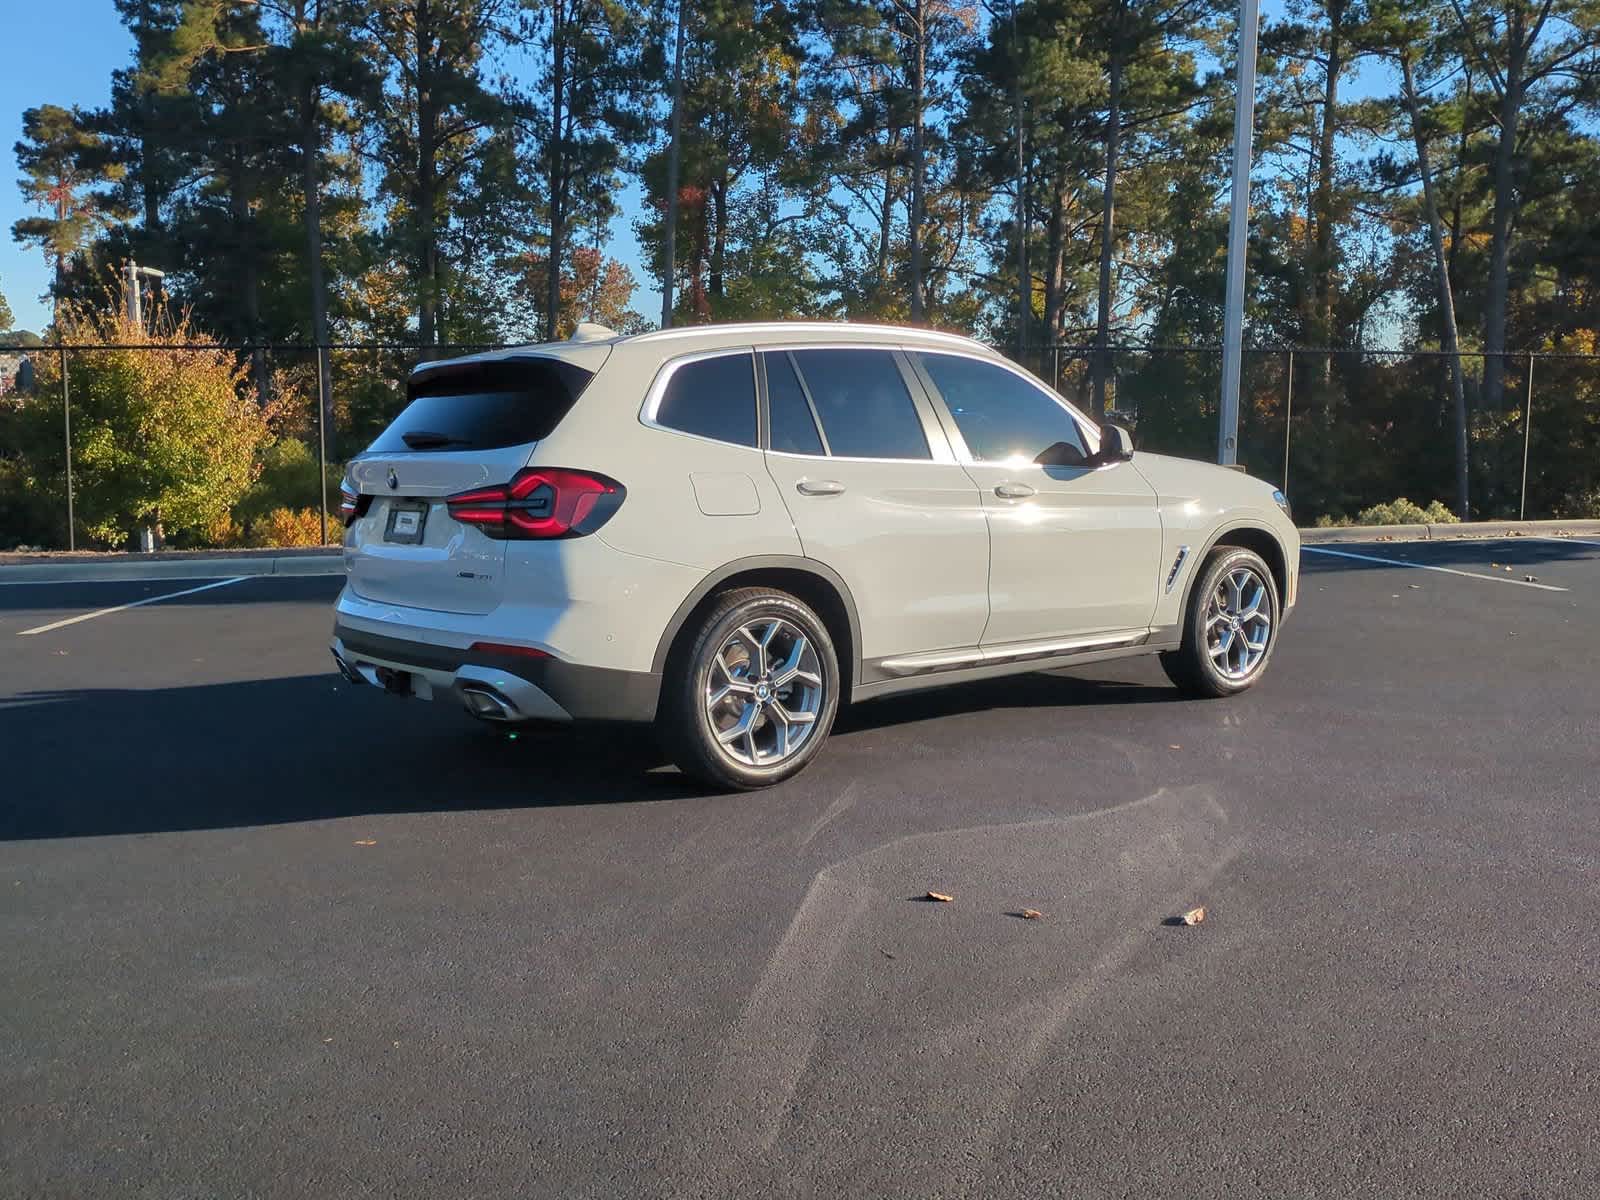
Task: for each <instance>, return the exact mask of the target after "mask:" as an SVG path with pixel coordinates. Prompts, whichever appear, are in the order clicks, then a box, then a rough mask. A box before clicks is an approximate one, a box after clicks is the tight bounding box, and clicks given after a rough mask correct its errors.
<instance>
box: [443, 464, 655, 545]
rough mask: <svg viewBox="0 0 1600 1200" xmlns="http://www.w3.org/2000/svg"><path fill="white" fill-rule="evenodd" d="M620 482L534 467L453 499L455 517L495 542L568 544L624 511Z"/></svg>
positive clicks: (585, 473) (449, 500) (450, 499)
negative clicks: (550, 540) (557, 540)
mask: <svg viewBox="0 0 1600 1200" xmlns="http://www.w3.org/2000/svg"><path fill="white" fill-rule="evenodd" d="M626 495H627V491H626V489H624V488H623V486H622V485H621V484H620V483H618V482H617V481H616V480H615V479H608V478H607V477H606V476H604V475H596V474H594V473H593V472H592V471H572V470H568V469H567V468H565V467H529V468H527V469H526V470H522V471H518V472H517V473H516V475H515V476H514V477H513V478H512V480H511V482H510V483H505V484H497V485H496V486H494V487H486V488H473V489H472V490H471V491H470V492H457V493H456V494H455V495H454V496H450V497H447V498H446V500H445V503H446V504H447V505H449V507H450V515H451V516H452V517H453V518H455V519H456V520H457V521H460V522H461V523H462V524H463V525H473V526H476V527H477V528H478V529H481V530H483V532H484V533H485V534H486V535H487V536H489V537H492V538H564V537H581V536H582V535H583V534H586V533H593V532H594V531H595V530H596V529H599V528H600V526H602V525H604V524H605V523H606V522H607V521H609V520H610V519H611V514H612V513H614V512H616V511H617V509H618V508H620V507H621V506H622V500H623V497H624V496H626Z"/></svg>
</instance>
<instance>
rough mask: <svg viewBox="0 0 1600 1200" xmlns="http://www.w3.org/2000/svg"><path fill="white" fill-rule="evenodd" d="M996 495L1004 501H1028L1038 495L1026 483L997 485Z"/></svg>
mask: <svg viewBox="0 0 1600 1200" xmlns="http://www.w3.org/2000/svg"><path fill="white" fill-rule="evenodd" d="M994 494H995V495H996V496H999V497H1000V499H1002V500H1026V499H1027V498H1028V497H1029V496H1032V495H1035V494H1036V493H1035V492H1034V490H1033V489H1032V488H1031V487H1029V486H1028V485H1027V484H1025V483H997V484H995V486H994Z"/></svg>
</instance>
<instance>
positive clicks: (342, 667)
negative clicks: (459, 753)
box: [331, 650, 522, 721]
mask: <svg viewBox="0 0 1600 1200" xmlns="http://www.w3.org/2000/svg"><path fill="white" fill-rule="evenodd" d="M331 653H332V654H333V661H334V663H335V664H336V665H337V666H338V668H339V674H340V675H342V676H343V677H344V679H345V681H346V682H347V683H353V684H357V685H364V684H376V685H377V686H379V687H382V688H383V689H384V690H385V691H388V692H395V693H399V694H402V695H410V694H411V686H410V683H411V681H410V678H409V676H408V675H407V673H406V672H403V671H394V670H391V669H390V668H387V667H370V668H368V669H369V670H371V671H372V672H373V678H371V679H369V678H367V676H366V675H365V674H363V673H362V671H361V670H360V669H359V668H357V667H354V666H351V665H350V664H349V663H348V662H346V661H345V660H344V658H343V657H341V656H340V654H339V652H338V651H337V650H334V651H331ZM460 692H461V702H462V703H463V704H464V705H465V706H466V709H467V711H468V712H469V713H471V714H472V715H473V716H475V717H478V718H479V719H480V720H484V721H520V720H521V719H522V714H521V713H520V712H518V711H517V706H516V705H515V704H513V703H511V701H509V700H507V699H506V698H505V697H504V696H502V695H501V694H500V693H499V692H497V691H495V690H494V689H493V688H491V687H487V686H485V685H483V684H478V683H474V684H469V685H467V686H466V687H462V688H461V689H460Z"/></svg>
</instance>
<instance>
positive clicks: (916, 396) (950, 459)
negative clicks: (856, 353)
mask: <svg viewBox="0 0 1600 1200" xmlns="http://www.w3.org/2000/svg"><path fill="white" fill-rule="evenodd" d="M952 336H954V335H952ZM752 349H754V350H755V352H756V353H757V354H773V353H777V352H779V351H784V352H787V353H789V354H797V353H799V352H800V351H802V350H877V351H881V352H883V353H885V354H888V355H889V357H890V360H891V361H892V362H893V363H894V365H895V367H896V368H897V369H898V370H899V372H900V382H901V384H902V385H903V386H904V387H905V389H906V395H907V396H908V397H909V398H910V400H911V409H912V411H913V412H915V413H916V414H917V420H918V421H919V422H920V423H921V425H922V438H923V440H924V441H925V442H927V443H928V457H927V458H862V457H858V456H856V455H851V454H834V453H832V452H831V451H832V443H831V442H829V441H828V431H827V429H826V428H824V426H823V424H822V415H821V414H820V413H816V412H815V407H814V406H813V414H814V419H815V420H816V422H817V431H818V432H819V433H821V434H822V439H823V444H824V445H826V446H828V448H829V451H830V453H829V454H828V455H827V457H826V458H822V457H819V456H818V455H815V454H793V453H790V452H789V451H786V450H768V451H766V453H768V454H778V455H782V456H783V457H784V458H798V459H804V460H805V461H807V462H825V461H832V462H860V463H946V464H949V463H957V462H958V461H959V460H958V459H957V458H956V455H955V451H954V449H953V448H952V446H951V445H950V439H949V437H947V436H946V434H945V429H944V424H943V422H941V421H940V420H939V414H938V412H937V411H935V409H934V407H933V404H932V403H931V402H930V400H929V398H928V396H927V390H926V388H924V387H923V386H922V383H921V380H920V379H919V378H918V377H917V375H916V367H915V364H913V363H912V362H911V361H910V359H908V358H907V357H906V354H905V348H904V347H903V346H900V345H898V344H896V343H893V342H883V343H878V342H866V341H862V342H825V341H817V342H800V343H798V344H796V343H790V342H786V341H779V342H772V343H758V344H757V345H755V346H754V347H752ZM967 357H970V358H972V359H974V360H975V361H977V362H987V361H989V360H988V359H987V358H985V357H984V356H983V355H978V354H972V355H968V356H967ZM792 365H793V367H794V373H795V378H796V379H798V380H799V381H800V387H801V388H802V389H803V390H804V391H805V393H806V400H807V402H808V403H809V402H811V385H810V384H808V383H807V382H806V380H805V373H804V372H802V371H801V370H800V364H799V363H793V364H792Z"/></svg>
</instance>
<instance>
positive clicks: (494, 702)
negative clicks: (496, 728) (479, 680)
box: [461, 687, 519, 721]
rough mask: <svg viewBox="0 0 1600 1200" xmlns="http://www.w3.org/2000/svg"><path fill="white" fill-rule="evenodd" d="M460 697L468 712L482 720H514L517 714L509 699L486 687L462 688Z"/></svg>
mask: <svg viewBox="0 0 1600 1200" xmlns="http://www.w3.org/2000/svg"><path fill="white" fill-rule="evenodd" d="M461 699H462V701H463V702H464V703H465V704H466V706H467V711H468V712H469V713H471V714H472V715H473V716H475V717H478V718H480V719H481V720H484V721H515V720H517V719H518V716H519V714H518V713H517V710H516V707H515V706H514V705H513V704H512V703H511V701H509V700H507V699H506V698H505V697H504V696H501V695H500V694H499V693H497V692H492V691H490V690H489V689H488V688H479V687H470V688H462V689H461Z"/></svg>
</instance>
